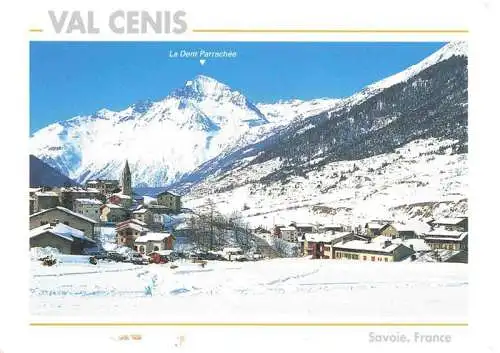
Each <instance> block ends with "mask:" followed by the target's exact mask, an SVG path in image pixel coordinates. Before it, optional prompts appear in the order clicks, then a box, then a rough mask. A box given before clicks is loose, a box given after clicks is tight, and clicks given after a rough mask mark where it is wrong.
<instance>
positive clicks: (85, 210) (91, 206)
mask: <svg viewBox="0 0 500 353" xmlns="http://www.w3.org/2000/svg"><path fill="white" fill-rule="evenodd" d="M101 206H102V202H101V201H100V200H97V199H75V212H76V213H79V214H82V215H84V216H86V217H89V218H92V219H93V220H95V221H97V222H99V221H100V216H101Z"/></svg>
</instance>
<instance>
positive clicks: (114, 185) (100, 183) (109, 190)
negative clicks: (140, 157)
mask: <svg viewBox="0 0 500 353" xmlns="http://www.w3.org/2000/svg"><path fill="white" fill-rule="evenodd" d="M85 186H86V187H87V188H93V189H97V190H99V192H100V193H101V194H102V195H105V196H108V195H111V194H113V193H116V192H118V191H120V182H119V181H118V180H111V179H92V180H88V181H87V182H86V183H85Z"/></svg>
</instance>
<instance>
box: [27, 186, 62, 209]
mask: <svg viewBox="0 0 500 353" xmlns="http://www.w3.org/2000/svg"><path fill="white" fill-rule="evenodd" d="M33 198H34V205H33V211H34V212H38V211H43V210H48V209H49V208H54V207H56V206H59V194H58V193H57V192H54V191H37V192H35V193H34V195H33Z"/></svg>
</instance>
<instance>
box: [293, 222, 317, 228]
mask: <svg viewBox="0 0 500 353" xmlns="http://www.w3.org/2000/svg"><path fill="white" fill-rule="evenodd" d="M295 227H297V228H309V227H313V228H314V224H311V223H295Z"/></svg>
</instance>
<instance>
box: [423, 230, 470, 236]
mask: <svg viewBox="0 0 500 353" xmlns="http://www.w3.org/2000/svg"><path fill="white" fill-rule="evenodd" d="M464 235H467V232H460V231H458V230H446V229H434V230H431V231H430V232H427V233H425V234H424V236H425V238H429V237H441V238H460V237H463V236H464Z"/></svg>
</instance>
